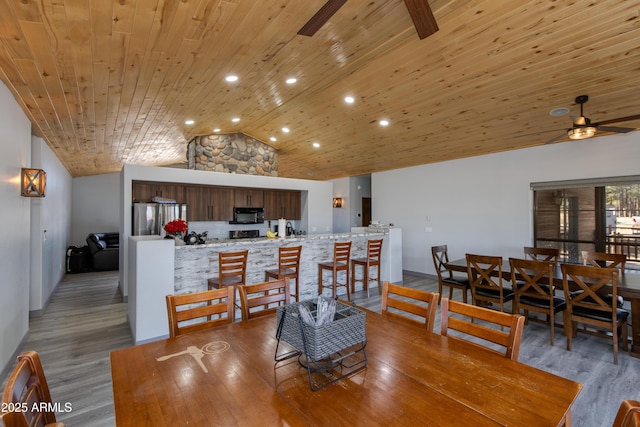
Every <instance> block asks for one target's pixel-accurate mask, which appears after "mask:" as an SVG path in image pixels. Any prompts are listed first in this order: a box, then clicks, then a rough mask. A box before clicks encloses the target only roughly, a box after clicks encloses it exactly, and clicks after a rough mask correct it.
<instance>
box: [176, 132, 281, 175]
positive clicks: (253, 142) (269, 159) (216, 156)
mask: <svg viewBox="0 0 640 427" xmlns="http://www.w3.org/2000/svg"><path fill="white" fill-rule="evenodd" d="M187 158H188V160H189V165H190V167H191V168H193V169H196V170H205V171H213V172H227V173H238V174H246V175H261V176H278V151H277V150H276V149H275V148H273V147H271V146H269V145H267V144H265V143H264V142H261V141H258V140H257V139H254V138H251V137H249V136H247V135H245V134H242V133H231V134H222V135H218V134H216V135H203V136H196V137H195V138H194V139H193V140H191V142H189V149H188V154H187Z"/></svg>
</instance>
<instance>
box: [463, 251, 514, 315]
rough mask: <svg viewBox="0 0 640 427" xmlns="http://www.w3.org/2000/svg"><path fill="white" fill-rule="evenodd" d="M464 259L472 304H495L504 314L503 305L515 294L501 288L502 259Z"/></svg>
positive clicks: (469, 255)
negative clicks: (465, 260)
mask: <svg viewBox="0 0 640 427" xmlns="http://www.w3.org/2000/svg"><path fill="white" fill-rule="evenodd" d="M466 258H467V274H468V276H469V285H470V287H471V296H472V298H473V304H474V305H477V306H480V307H485V306H487V305H493V304H495V305H496V306H497V307H498V308H499V309H500V311H502V312H504V304H505V303H506V302H509V301H511V300H513V298H514V295H515V294H514V292H513V290H511V289H508V288H506V289H505V288H504V286H503V282H502V257H500V256H489V255H474V254H466Z"/></svg>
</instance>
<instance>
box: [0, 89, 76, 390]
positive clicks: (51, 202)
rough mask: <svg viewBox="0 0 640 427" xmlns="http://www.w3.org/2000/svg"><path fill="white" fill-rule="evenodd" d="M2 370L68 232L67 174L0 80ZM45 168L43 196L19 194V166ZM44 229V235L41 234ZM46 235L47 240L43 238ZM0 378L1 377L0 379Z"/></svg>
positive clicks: (42, 295)
mask: <svg viewBox="0 0 640 427" xmlns="http://www.w3.org/2000/svg"><path fill="white" fill-rule="evenodd" d="M0 129H2V133H1V134H0V174H1V176H2V180H1V181H0V205H1V206H2V208H3V209H1V210H0V223H2V224H4V225H5V227H4V229H3V231H2V252H1V256H0V271H2V280H0V295H2V297H0V374H2V373H6V371H7V369H8V368H9V367H10V366H11V364H12V363H13V357H14V356H15V355H16V353H17V352H18V350H19V346H20V344H21V343H22V341H23V340H24V339H26V337H27V333H28V330H29V314H30V310H31V311H32V313H31V314H36V315H37V314H38V312H40V311H42V309H43V308H45V307H46V304H47V301H48V300H49V298H50V297H51V295H52V293H53V291H54V290H55V288H56V286H57V285H58V283H59V282H60V279H61V277H62V276H63V275H64V262H65V252H66V251H65V250H66V246H67V244H68V240H69V234H70V218H71V177H70V175H69V173H68V172H67V170H66V169H65V168H64V166H63V165H62V164H61V163H60V161H59V160H58V159H57V157H56V156H55V155H54V154H53V152H52V151H51V149H50V148H49V147H48V146H47V145H46V144H45V143H44V141H43V140H42V139H41V138H38V137H32V136H31V124H30V123H29V120H28V119H27V117H26V116H25V114H24V113H23V112H22V109H21V108H20V106H19V105H18V103H17V102H16V101H15V100H14V98H13V95H12V94H11V92H9V90H8V89H7V88H6V87H5V86H4V84H2V83H0ZM23 167H28V168H31V167H33V168H38V169H44V170H45V172H46V173H47V184H46V197H44V198H27V197H22V196H20V169H21V168H23ZM45 230H46V233H45ZM45 234H46V240H45ZM0 379H1V375H0ZM0 382H1V381H0Z"/></svg>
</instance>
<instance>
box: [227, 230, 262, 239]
mask: <svg viewBox="0 0 640 427" xmlns="http://www.w3.org/2000/svg"><path fill="white" fill-rule="evenodd" d="M256 237H260V230H232V231H229V238H230V239H252V238H256Z"/></svg>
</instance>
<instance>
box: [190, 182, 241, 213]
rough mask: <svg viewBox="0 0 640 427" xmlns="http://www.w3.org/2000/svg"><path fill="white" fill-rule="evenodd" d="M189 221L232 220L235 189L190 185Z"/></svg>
mask: <svg viewBox="0 0 640 427" xmlns="http://www.w3.org/2000/svg"><path fill="white" fill-rule="evenodd" d="M186 198H187V206H188V208H187V217H188V221H231V220H232V219H233V205H232V200H233V189H231V188H226V187H208V186H195V185H192V186H188V187H187V190H186Z"/></svg>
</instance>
